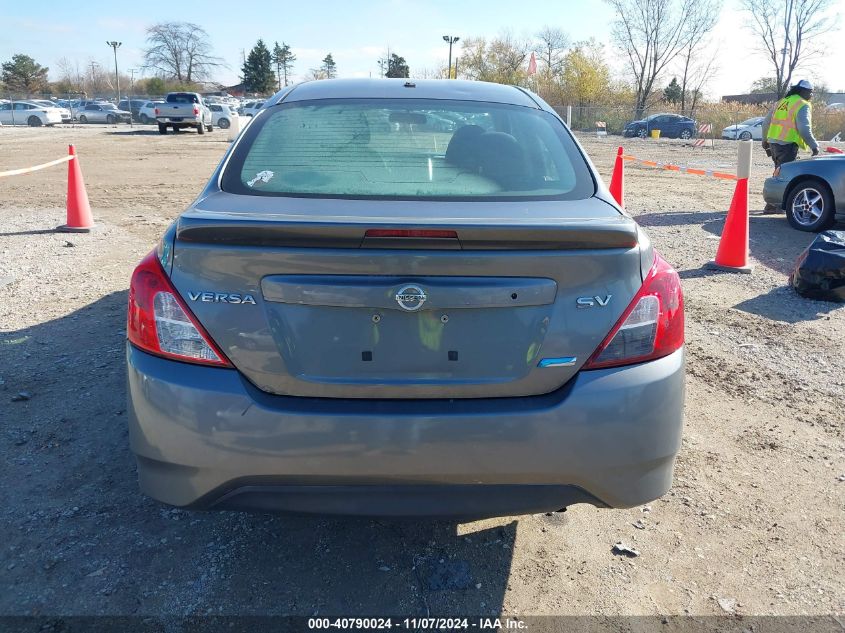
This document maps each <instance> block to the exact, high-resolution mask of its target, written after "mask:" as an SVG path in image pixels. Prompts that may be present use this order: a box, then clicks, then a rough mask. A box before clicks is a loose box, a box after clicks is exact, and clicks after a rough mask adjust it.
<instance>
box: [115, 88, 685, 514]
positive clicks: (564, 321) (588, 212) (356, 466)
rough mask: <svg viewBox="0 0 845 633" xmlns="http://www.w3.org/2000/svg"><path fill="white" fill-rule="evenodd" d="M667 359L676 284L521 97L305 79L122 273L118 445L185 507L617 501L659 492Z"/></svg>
mask: <svg viewBox="0 0 845 633" xmlns="http://www.w3.org/2000/svg"><path fill="white" fill-rule="evenodd" d="M430 119H431V120H434V121H439V120H441V119H446V120H450V121H472V122H473V123H466V124H462V125H458V126H455V127H454V129H451V130H443V129H441V128H442V126H440V125H432V124H431V121H430ZM385 121H387V122H389V123H390V125H385V124H384V122H385ZM683 342H684V311H683V297H682V292H681V285H680V280H679V278H678V275H677V273H676V272H675V271H674V270H673V269H672V267H671V266H670V265H669V264H668V263H667V262H666V261H665V260H664V259H662V258H661V257H660V255H658V254H657V253H656V252H655V250H654V249H653V248H652V245H651V242H650V241H649V239H648V237H647V236H646V235H645V233H644V232H643V231H642V229H640V227H639V226H637V224H636V223H635V222H634V220H633V219H632V218H630V217H629V216H627V215H626V214H625V213H624V212H623V211H622V210H621V209H620V208H619V207H618V206H617V205H616V204H615V203H614V201H613V199H612V198H611V196H610V195H609V193H608V191H607V189H606V188H605V186H604V184H602V182H601V179H600V178H599V176H598V174H597V173H596V171H595V168H594V167H593V166H592V164H591V163H590V161H589V159H588V158H587V156H586V155H585V154H584V151H583V149H582V148H581V147H580V146H579V145H578V143H577V141H576V140H575V138H574V137H573V136H572V134H571V133H570V132H569V130H568V129H567V127H566V125H565V124H564V123H563V122H562V121H561V119H560V118H559V117H558V116H557V115H556V114H555V112H554V110H553V109H552V108H551V107H549V106H548V105H547V104H546V103H545V102H543V101H542V100H541V99H540V98H539V97H537V96H536V95H534V94H532V93H530V92H528V91H526V90H523V89H521V88H516V87H510V86H502V85H498V84H489V83H484V82H463V81H416V82H410V81H407V80H405V79H398V80H375V81H372V80H370V81H368V80H328V81H315V82H309V83H305V84H300V85H298V86H295V87H291V88H286V89H285V90H283V91H282V92H279V93H278V94H276V95H275V96H274V97H272V98H271V99H269V100H268V102H267V104H266V106H265V108H264V109H262V110H261V111H259V112H258V113H257V114H256V115H255V118H254V119H253V120H252V121H251V122H250V124H249V125H248V126H247V127H246V129H245V130H244V132H242V134H241V136H240V137H239V138H238V140H237V141H236V142H235V143H233V146H232V147H231V148H230V149H229V151H228V152H227V154H226V155H225V157H224V158H223V160H222V162H221V163H220V165H219V166H218V167H217V169H216V171H215V172H214V174H213V175H212V177H211V180H210V181H209V183H208V184H207V186H206V188H205V190H204V191H203V192H202V193H201V194H200V196H199V197H198V198H197V200H196V201H195V202H194V203H193V205H192V206H190V207H189V208H188V210H187V211H185V212H184V213H182V214H181V215H180V216H179V218H178V219H177V220H176V221H175V222H174V223H173V224H172V225H171V227H170V228H169V229H168V230H167V231H166V233H165V235H164V236H163V237H162V239H161V241H160V243H159V244H158V247H157V248H156V249H155V250H153V251H152V252H151V253H150V254H149V255H148V256H147V257H146V258H145V259H144V260H143V261H142V262H141V263H140V264H139V266H138V267H137V268H136V270H135V272H134V274H133V276H132V281H131V286H130V291H129V318H128V343H127V348H126V352H127V361H128V383H129V407H128V411H129V429H130V442H131V447H132V450H133V451H134V453H135V455H136V456H137V461H138V471H139V477H140V484H141V489H142V490H143V491H144V492H145V493H147V494H148V495H150V496H152V497H154V498H156V499H158V500H160V501H163V502H165V503H168V504H172V505H175V506H182V507H189V508H203V509H210V508H213V509H252V510H262V511H295V512H311V513H336V514H350V515H390V516H451V517H465V518H470V517H484V516H496V515H514V514H523V513H533V512H541V511H553V510H559V509H561V508H564V507H566V506H568V505H570V504H575V503H587V504H592V505H594V506H598V507H615V508H625V507H631V506H636V505H638V504H642V503H645V502H647V501H650V500H652V499H655V498H657V497H660V496H661V495H663V494H664V493H665V492H666V491H667V490H668V489H669V487H670V485H671V481H672V470H673V465H674V462H675V456H676V454H677V452H678V450H679V448H680V445H681V427H682V416H683V407H684V348H683Z"/></svg>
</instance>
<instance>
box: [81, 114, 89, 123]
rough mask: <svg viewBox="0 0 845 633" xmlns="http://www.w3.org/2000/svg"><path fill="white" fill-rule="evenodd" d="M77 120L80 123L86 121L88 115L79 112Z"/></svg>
mask: <svg viewBox="0 0 845 633" xmlns="http://www.w3.org/2000/svg"><path fill="white" fill-rule="evenodd" d="M79 122H80V123H88V117H86V116H85V115H84V114H80V115H79Z"/></svg>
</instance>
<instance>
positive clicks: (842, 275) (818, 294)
mask: <svg viewBox="0 0 845 633" xmlns="http://www.w3.org/2000/svg"><path fill="white" fill-rule="evenodd" d="M789 283H790V284H792V287H793V288H795V291H796V292H797V293H798V294H800V295H802V296H804V297H807V298H809V299H818V300H821V301H838V302H839V303H845V231H825V232H824V233H819V234H818V236H817V237H816V239H815V240H813V243H812V244H810V245H809V246H808V247H807V250H805V251H804V252H803V253H801V256H800V257H799V258H798V261H796V262H795V270H793V271H792V274H791V275H790V276H789Z"/></svg>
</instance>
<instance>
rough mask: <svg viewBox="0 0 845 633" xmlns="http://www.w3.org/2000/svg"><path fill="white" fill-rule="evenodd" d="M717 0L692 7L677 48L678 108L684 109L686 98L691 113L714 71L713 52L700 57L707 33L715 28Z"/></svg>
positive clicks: (718, 6) (710, 0)
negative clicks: (682, 43)
mask: <svg viewBox="0 0 845 633" xmlns="http://www.w3.org/2000/svg"><path fill="white" fill-rule="evenodd" d="M721 10H722V2H721V0H701V2H699V3H697V4H696V5H695V6H694V8H693V13H692V14H691V15H690V18H689V24H688V25H687V35H688V41H687V44H686V46H684V48H683V49H682V50H681V52H680V57H681V64H682V66H683V72H682V73H681V111H682V112H685V111H686V109H687V105H690V104H689V103H687V102H688V101H691V102H692V107H691V109H690V110H691V112H694V111H695V106H696V104H697V103H698V97H699V96H700V92H701V89H702V88H703V87H704V84H705V83H707V81H708V80H709V79H710V78H711V77H712V76H713V74H714V73H715V71H716V63H715V58H716V55H715V53H713V54H711V55H708V56H707V57H706V58H705V57H704V56H705V55H706V54H707V52H706V48H707V45H708V40H709V38H708V36H709V35H710V33H711V32H712V31H713V29H714V28H716V22H718V20H719V13H720V12H721Z"/></svg>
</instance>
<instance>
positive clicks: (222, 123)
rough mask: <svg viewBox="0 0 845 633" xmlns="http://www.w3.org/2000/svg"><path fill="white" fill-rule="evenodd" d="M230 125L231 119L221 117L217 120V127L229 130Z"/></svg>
mask: <svg viewBox="0 0 845 633" xmlns="http://www.w3.org/2000/svg"><path fill="white" fill-rule="evenodd" d="M230 125H231V123H229V119H220V120H219V121H218V122H217V127H219V128H220V129H221V130H228V129H229V126H230Z"/></svg>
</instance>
